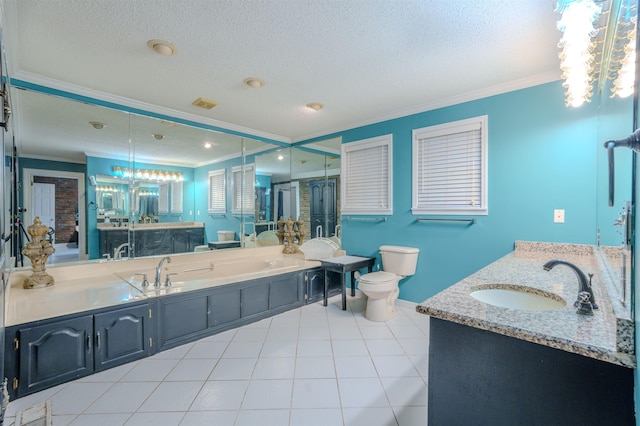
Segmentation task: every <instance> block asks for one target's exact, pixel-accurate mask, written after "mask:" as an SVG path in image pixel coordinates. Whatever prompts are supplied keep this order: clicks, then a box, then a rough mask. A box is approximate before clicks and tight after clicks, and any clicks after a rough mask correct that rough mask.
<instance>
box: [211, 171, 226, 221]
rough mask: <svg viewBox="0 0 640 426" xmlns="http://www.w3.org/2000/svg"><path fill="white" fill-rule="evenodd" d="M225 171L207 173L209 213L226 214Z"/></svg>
mask: <svg viewBox="0 0 640 426" xmlns="http://www.w3.org/2000/svg"><path fill="white" fill-rule="evenodd" d="M226 188H227V186H226V181H225V169H221V170H213V171H210V172H209V210H208V211H209V213H226V212H227V190H226Z"/></svg>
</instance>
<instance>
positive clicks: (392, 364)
mask: <svg viewBox="0 0 640 426" xmlns="http://www.w3.org/2000/svg"><path fill="white" fill-rule="evenodd" d="M371 358H372V359H373V364H374V365H375V367H376V370H377V371H378V376H380V377H411V376H418V371H417V370H416V369H415V367H414V366H413V363H412V362H411V360H410V359H409V357H408V356H406V355H374V356H372V357H371Z"/></svg>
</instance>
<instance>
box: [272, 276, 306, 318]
mask: <svg viewBox="0 0 640 426" xmlns="http://www.w3.org/2000/svg"><path fill="white" fill-rule="evenodd" d="M299 278H300V275H299V274H298V273H296V274H287V275H285V276H284V277H282V278H280V279H277V280H274V281H272V282H271V284H270V285H269V310H274V309H279V308H285V309H286V308H289V309H290V308H293V307H295V306H296V305H301V304H302V294H301V288H300V280H299Z"/></svg>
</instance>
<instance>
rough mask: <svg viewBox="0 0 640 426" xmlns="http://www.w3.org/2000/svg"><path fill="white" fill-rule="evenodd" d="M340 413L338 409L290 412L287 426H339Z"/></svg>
mask: <svg viewBox="0 0 640 426" xmlns="http://www.w3.org/2000/svg"><path fill="white" fill-rule="evenodd" d="M339 425H342V412H341V410H340V409H338V408H316V409H294V410H291V417H290V420H289V426H339Z"/></svg>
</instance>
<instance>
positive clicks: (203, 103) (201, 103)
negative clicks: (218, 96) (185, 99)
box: [191, 98, 218, 109]
mask: <svg viewBox="0 0 640 426" xmlns="http://www.w3.org/2000/svg"><path fill="white" fill-rule="evenodd" d="M191 105H193V106H197V107H198V108H204V109H212V108H213V107H216V106H218V104H217V103H216V102H213V101H212V100H209V99H205V98H198V99H196V100H195V101H193V102H192V104H191Z"/></svg>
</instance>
